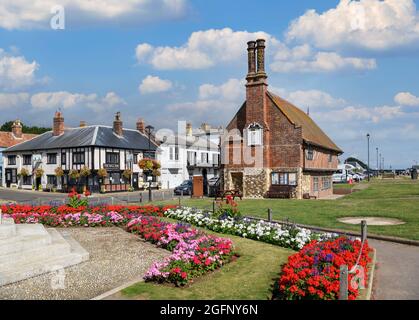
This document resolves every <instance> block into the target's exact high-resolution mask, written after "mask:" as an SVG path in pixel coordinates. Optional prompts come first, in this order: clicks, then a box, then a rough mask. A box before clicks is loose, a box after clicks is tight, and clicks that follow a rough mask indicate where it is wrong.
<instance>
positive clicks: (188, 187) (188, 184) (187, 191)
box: [174, 180, 192, 196]
mask: <svg viewBox="0 0 419 320" xmlns="http://www.w3.org/2000/svg"><path fill="white" fill-rule="evenodd" d="M174 192H175V195H181V194H183V195H188V196H190V195H192V180H185V181H183V182H182V183H181V184H180V185H179V186H177V187H176V188H175V189H174Z"/></svg>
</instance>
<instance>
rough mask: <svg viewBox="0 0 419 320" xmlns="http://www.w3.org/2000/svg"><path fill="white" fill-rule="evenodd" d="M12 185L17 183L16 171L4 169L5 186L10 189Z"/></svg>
mask: <svg viewBox="0 0 419 320" xmlns="http://www.w3.org/2000/svg"><path fill="white" fill-rule="evenodd" d="M12 183H17V169H6V186H7V187H8V188H10V185H11V184H12Z"/></svg>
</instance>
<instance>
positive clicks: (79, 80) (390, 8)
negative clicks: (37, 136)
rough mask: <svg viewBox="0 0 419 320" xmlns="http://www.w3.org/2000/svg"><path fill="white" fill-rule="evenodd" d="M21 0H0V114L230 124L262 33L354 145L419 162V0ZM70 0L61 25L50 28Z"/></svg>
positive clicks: (302, 93) (34, 119) (343, 140)
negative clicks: (9, 0)
mask: <svg viewBox="0 0 419 320" xmlns="http://www.w3.org/2000/svg"><path fill="white" fill-rule="evenodd" d="M32 2H33V1H28V0H15V1H14V2H13V7H12V5H10V4H0V121H1V122H3V121H7V120H11V119H15V118H20V119H21V120H22V121H23V122H25V123H26V124H31V125H51V122H52V115H53V113H54V111H55V110H56V109H58V108H61V110H62V111H63V112H64V116H65V121H66V125H69V126H75V125H77V124H78V123H79V121H80V120H86V121H87V122H88V123H91V124H98V123H100V124H111V123H112V120H113V115H114V113H115V112H116V111H121V112H122V117H123V120H124V124H125V126H127V127H134V123H135V120H136V119H137V118H138V117H143V118H144V119H145V121H146V122H147V123H152V124H153V125H154V126H155V127H157V128H163V127H168V128H175V126H176V120H186V121H191V122H193V124H194V126H198V125H200V124H201V123H203V122H209V123H210V124H212V125H215V126H219V125H223V126H225V125H226V124H227V123H228V122H229V120H230V118H231V117H232V116H233V115H234V113H235V112H236V111H237V109H238V108H239V106H240V105H241V103H242V102H243V100H244V93H245V89H244V82H243V79H244V77H245V76H246V72H247V70H246V68H247V60H246V41H248V40H251V39H256V37H259V36H262V37H265V38H266V39H267V40H268V41H267V45H268V47H267V62H266V63H267V72H268V76H269V84H270V90H271V91H274V92H276V93H278V94H279V95H281V96H282V97H284V98H286V99H288V100H290V101H291V102H293V103H295V104H296V105H297V106H299V107H300V108H302V109H303V110H306V109H307V108H308V107H309V108H310V115H311V116H312V117H313V118H314V120H315V121H316V122H318V123H319V125H320V126H321V127H322V128H323V129H324V131H326V132H327V133H328V134H329V135H330V137H331V138H332V139H333V140H335V142H336V143H337V144H338V145H339V146H340V147H341V148H342V149H343V150H345V155H344V156H343V158H345V157H347V156H351V155H354V156H358V157H360V158H362V159H364V160H365V159H366V138H365V135H366V133H367V132H369V133H370V134H371V136H372V138H371V149H372V151H371V162H372V163H373V164H374V163H375V162H376V159H375V158H376V157H375V147H376V146H377V147H379V148H380V152H381V153H382V154H383V156H384V157H385V164H386V166H389V165H392V166H393V167H407V166H411V165H412V164H413V163H414V160H417V161H419V148H418V147H417V146H418V138H419V121H418V120H419V98H418V97H419V87H418V85H417V84H418V78H419V75H418V72H417V70H419V58H418V49H419V14H418V11H417V8H416V3H415V1H413V0H385V1H378V0H360V1H351V0H342V1H337V0H335V1H331V0H330V1H329V0H328V1H326V0H324V1H308V0H303V1H294V2H292V3H291V2H286V1H273V0H272V1H268V0H265V1H243V0H242V1H238V0H232V1H218V0H212V1H204V0H195V1H194V0H153V1H150V0H132V1H124V2H123V4H121V3H120V2H119V1H114V0H95V1H92V2H91V3H93V5H86V2H83V1H81V0H74V1H69V0H56V1H52V0H41V1H38V3H39V5H38V6H36V7H35V6H34V5H33V4H32ZM56 4H59V5H62V7H63V8H64V13H65V29H64V30H54V29H52V28H51V27H50V20H51V18H52V17H53V16H54V14H51V7H53V6H54V5H56Z"/></svg>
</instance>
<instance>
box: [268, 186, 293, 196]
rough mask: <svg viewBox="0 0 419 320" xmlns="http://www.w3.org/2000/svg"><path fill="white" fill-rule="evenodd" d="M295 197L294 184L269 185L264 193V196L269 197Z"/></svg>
mask: <svg viewBox="0 0 419 320" xmlns="http://www.w3.org/2000/svg"><path fill="white" fill-rule="evenodd" d="M295 197H296V187H295V186H271V188H270V189H269V191H268V192H267V193H266V198H271V199H292V198H295Z"/></svg>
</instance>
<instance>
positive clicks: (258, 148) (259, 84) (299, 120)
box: [222, 39, 343, 199]
mask: <svg viewBox="0 0 419 320" xmlns="http://www.w3.org/2000/svg"><path fill="white" fill-rule="evenodd" d="M246 79H247V84H246V101H245V102H244V103H243V105H242V106H241V108H240V109H239V110H238V111H237V113H236V115H235V116H234V117H233V119H232V120H231V121H230V123H229V124H228V126H227V128H226V129H227V130H226V131H227V135H225V136H224V137H223V141H222V154H223V155H222V156H223V164H224V165H223V180H224V188H225V189H228V190H231V189H238V190H240V191H241V192H242V193H243V196H244V197H247V198H262V197H267V198H279V197H293V198H297V199H302V198H324V197H327V196H330V195H332V194H333V184H332V175H333V172H334V171H336V170H337V166H338V156H339V155H340V154H342V153H343V151H342V150H341V149H340V148H339V147H338V146H337V145H336V144H335V143H334V142H333V141H332V140H331V139H330V138H329V137H328V136H327V135H326V134H325V133H324V132H323V131H322V130H321V129H320V127H319V126H318V125H317V124H316V123H315V122H314V121H313V120H312V119H311V118H310V116H309V115H308V114H307V113H305V112H303V111H302V110H300V109H299V108H297V107H296V106H294V105H293V104H291V103H290V102H288V101H286V100H284V99H282V98H280V97H279V96H277V95H275V94H273V93H272V92H269V91H268V82H267V79H268V77H267V75H266V72H265V40H262V39H260V40H257V41H250V42H249V43H248V74H247V78H246ZM234 131H235V132H237V133H238V132H240V134H238V135H236V136H234V135H232V134H231V132H234ZM246 154H250V155H253V156H254V155H260V157H259V158H260V163H258V161H256V163H254V164H250V165H249V164H248V161H245V155H246ZM237 155H240V156H241V157H239V159H241V161H239V162H238V161H236V160H237Z"/></svg>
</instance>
